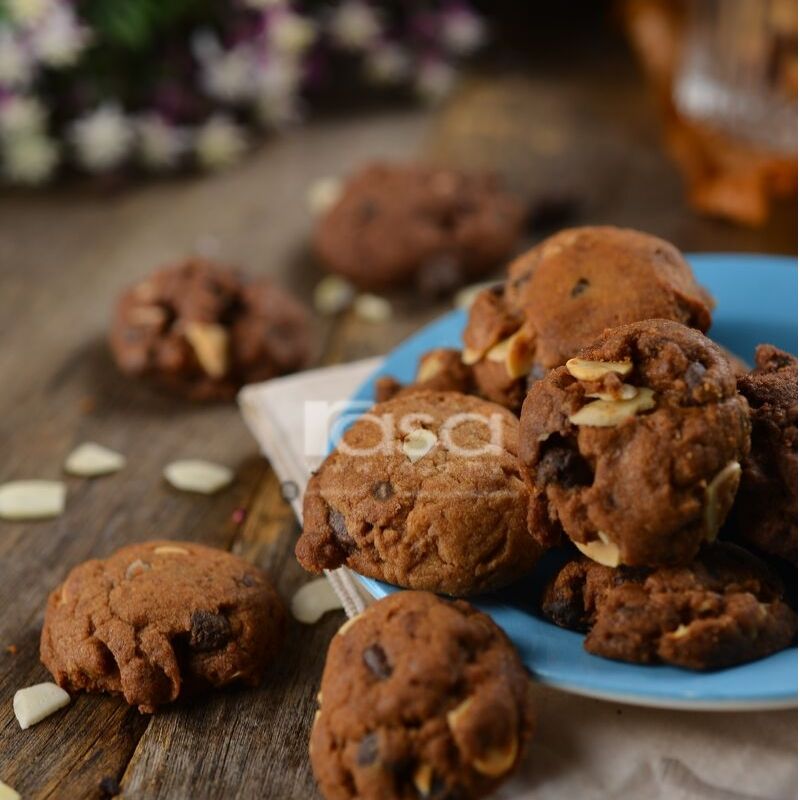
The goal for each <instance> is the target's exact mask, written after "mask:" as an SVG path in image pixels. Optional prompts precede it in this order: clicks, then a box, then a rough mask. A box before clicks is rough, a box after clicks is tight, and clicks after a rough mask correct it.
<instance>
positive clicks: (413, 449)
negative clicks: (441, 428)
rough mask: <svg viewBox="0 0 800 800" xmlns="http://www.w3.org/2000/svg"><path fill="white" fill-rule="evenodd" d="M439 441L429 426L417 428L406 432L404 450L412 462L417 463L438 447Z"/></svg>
mask: <svg viewBox="0 0 800 800" xmlns="http://www.w3.org/2000/svg"><path fill="white" fill-rule="evenodd" d="M437 441H438V440H437V438H436V434H435V433H434V432H433V431H429V430H428V429H427V428H416V429H414V430H413V431H411V433H408V434H406V436H405V438H404V439H403V452H404V453H405V454H406V455H407V456H408V460H409V461H410V462H411V463H412V464H416V463H417V461H419V460H420V459H421V458H424V457H425V456H426V455H427V454H428V453H430V451H431V450H433V448H434V447H436V442H437Z"/></svg>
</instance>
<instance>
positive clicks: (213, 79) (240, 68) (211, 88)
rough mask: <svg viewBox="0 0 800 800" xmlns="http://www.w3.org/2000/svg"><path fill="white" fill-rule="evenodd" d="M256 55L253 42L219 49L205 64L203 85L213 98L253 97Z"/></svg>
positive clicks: (237, 100)
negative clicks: (222, 49)
mask: <svg viewBox="0 0 800 800" xmlns="http://www.w3.org/2000/svg"><path fill="white" fill-rule="evenodd" d="M256 70H257V62H256V54H255V52H254V50H253V48H252V47H251V46H250V45H246V44H240V45H237V46H236V47H234V48H232V49H231V50H228V51H227V52H226V51H220V52H218V53H217V54H216V55H213V56H211V57H210V58H208V59H207V60H206V61H205V63H204V64H203V66H202V71H203V84H204V86H205V89H206V91H207V92H208V94H209V95H211V97H215V98H216V99H217V100H222V101H223V102H228V103H235V102H240V101H242V100H246V99H247V98H248V97H251V96H252V94H253V91H254V89H255V79H256Z"/></svg>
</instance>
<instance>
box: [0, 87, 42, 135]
mask: <svg viewBox="0 0 800 800" xmlns="http://www.w3.org/2000/svg"><path fill="white" fill-rule="evenodd" d="M44 122H45V110H44V107H43V106H42V104H41V103H40V102H39V100H37V99H36V98H35V97H27V96H25V95H21V94H15V95H11V96H10V97H7V98H6V99H5V100H0V136H2V137H3V138H6V139H8V138H11V137H13V136H27V135H28V134H35V133H41V131H42V128H43V127H44Z"/></svg>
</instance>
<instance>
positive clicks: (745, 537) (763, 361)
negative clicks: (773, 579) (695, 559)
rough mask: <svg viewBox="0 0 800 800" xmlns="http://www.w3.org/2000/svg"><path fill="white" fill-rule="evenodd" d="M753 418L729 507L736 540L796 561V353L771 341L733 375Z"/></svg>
mask: <svg viewBox="0 0 800 800" xmlns="http://www.w3.org/2000/svg"><path fill="white" fill-rule="evenodd" d="M738 386H739V391H740V392H741V393H742V394H743V395H744V396H745V397H746V398H747V402H748V403H749V405H750V419H751V421H752V424H753V433H752V448H751V450H750V455H749V456H748V457H747V458H746V459H745V460H744V461H743V462H742V481H741V486H740V487H739V493H738V494H737V496H736V502H735V504H734V507H733V511H732V512H731V523H732V524H731V527H732V528H733V529H734V530H735V533H736V537H737V540H738V541H740V542H741V543H742V544H746V545H749V546H754V547H757V548H758V549H759V550H761V551H763V552H765V553H769V554H771V555H777V556H780V557H781V558H785V559H787V560H788V561H792V562H793V563H795V564H796V563H797V359H796V358H795V357H794V356H791V355H789V354H788V353H784V352H783V351H781V350H778V349H777V348H776V347H772V346H771V345H761V346H760V347H759V348H758V349H757V350H756V367H755V369H754V370H753V371H752V372H751V373H749V374H747V375H743V376H741V377H740V378H739V381H738Z"/></svg>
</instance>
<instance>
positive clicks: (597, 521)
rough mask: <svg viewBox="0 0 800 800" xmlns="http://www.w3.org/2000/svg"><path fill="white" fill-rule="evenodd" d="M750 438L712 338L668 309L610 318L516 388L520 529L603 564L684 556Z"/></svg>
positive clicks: (731, 481) (714, 520)
mask: <svg viewBox="0 0 800 800" xmlns="http://www.w3.org/2000/svg"><path fill="white" fill-rule="evenodd" d="M749 448H750V422H749V417H748V410H747V403H746V401H745V399H744V398H743V397H742V396H741V395H739V394H737V392H736V379H735V376H734V375H733V372H732V371H731V368H730V364H729V362H728V360H727V359H726V358H725V356H724V355H723V354H722V352H721V351H720V349H719V348H718V347H717V346H716V345H715V344H714V343H713V342H711V341H710V340H709V339H707V338H706V337H705V336H703V334H701V333H699V332H698V331H695V330H692V329H691V328H687V327H685V326H684V325H680V324H678V323H676V322H671V321H668V320H648V321H645V322H637V323H633V324H631V325H623V326H621V327H619V328H614V329H612V330H609V331H606V333H605V334H603V336H601V337H600V338H599V339H598V340H597V341H596V342H595V343H594V344H593V345H591V346H589V347H587V348H586V349H584V350H582V351H581V352H580V354H579V355H578V356H577V357H575V358H572V359H570V360H569V361H567V363H566V365H565V366H563V367H559V368H557V369H554V370H552V371H551V372H550V373H548V375H547V376H546V377H545V378H544V379H543V380H540V381H537V382H536V383H534V384H533V386H532V387H531V390H530V392H529V393H528V396H527V397H526V399H525V404H524V406H523V408H522V419H521V422H520V458H521V461H522V463H523V465H524V474H525V476H526V479H527V481H528V483H529V487H530V490H531V502H530V514H529V527H530V530H531V532H532V533H533V535H534V536H535V537H536V538H537V539H538V540H539V541H540V542H541V543H542V544H553V543H556V542H558V541H560V540H561V539H562V536H563V535H566V536H567V537H569V538H570V539H571V540H572V541H573V542H575V543H576V544H577V546H578V547H579V548H580V549H581V550H582V551H583V552H584V553H585V554H586V555H588V556H590V557H591V558H594V559H595V560H597V561H599V562H600V563H603V564H606V565H608V566H617V565H619V564H627V565H629V566H651V567H655V566H662V565H670V564H685V563H688V562H689V561H691V560H692V559H693V558H694V557H695V555H696V554H697V551H698V549H699V547H700V545H701V543H703V542H705V541H712V540H713V539H714V538H715V537H716V535H717V532H718V530H719V528H720V526H721V525H722V523H723V521H724V520H725V517H726V516H727V514H728V511H729V510H730V508H731V505H732V504H733V498H734V495H735V494H736V489H737V486H738V483H739V476H740V473H741V468H740V464H741V462H742V459H743V458H744V457H745V456H746V455H747V453H748V451H749Z"/></svg>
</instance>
